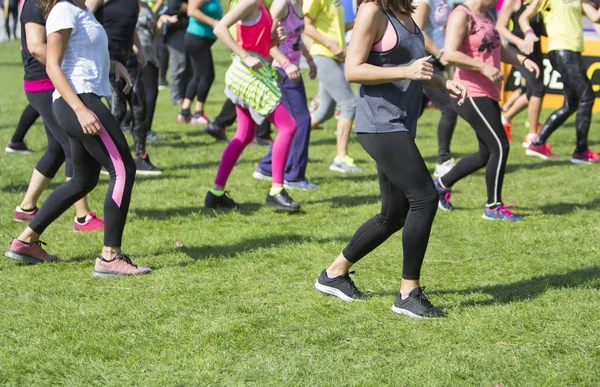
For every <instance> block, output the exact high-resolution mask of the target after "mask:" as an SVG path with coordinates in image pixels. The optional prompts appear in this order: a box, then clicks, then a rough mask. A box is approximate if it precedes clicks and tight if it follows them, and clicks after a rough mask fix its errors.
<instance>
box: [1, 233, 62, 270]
mask: <svg viewBox="0 0 600 387" xmlns="http://www.w3.org/2000/svg"><path fill="white" fill-rule="evenodd" d="M45 244H46V243H44V242H42V241H36V242H31V243H25V242H21V241H20V240H18V239H17V238H15V239H13V240H12V241H11V242H10V246H9V247H8V250H7V251H6V252H5V253H4V256H5V257H7V258H10V259H14V260H16V261H21V262H25V263H31V264H32V265H39V264H40V263H44V262H54V261H58V257H57V256H56V255H50V254H48V253H47V252H46V251H45V250H44V249H43V248H42V245H45Z"/></svg>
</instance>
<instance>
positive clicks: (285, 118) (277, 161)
mask: <svg viewBox="0 0 600 387" xmlns="http://www.w3.org/2000/svg"><path fill="white" fill-rule="evenodd" d="M235 108H236V111H237V119H238V127H237V130H236V132H235V136H234V137H233V139H232V140H231V141H230V142H229V144H228V145H227V147H226V148H225V151H224V152H223V156H222V157H221V163H220V164H219V170H218V171H217V177H216V178H215V185H220V186H222V187H224V186H225V184H227V179H228V178H229V175H230V174H231V170H232V169H233V166H234V165H235V163H237V161H238V159H239V158H240V155H241V154H242V152H243V151H244V149H246V147H247V146H248V144H250V143H251V142H252V140H253V139H254V136H255V135H256V123H255V122H254V120H253V119H252V117H251V116H250V111H249V110H248V109H244V108H242V107H240V106H236V107H235ZM268 120H269V121H271V123H272V124H273V125H275V128H277V137H276V138H275V141H274V142H273V172H272V177H273V183H275V184H283V174H284V172H285V163H286V161H287V157H288V153H289V151H290V146H291V145H292V140H293V139H294V134H295V133H296V120H295V119H294V117H292V115H291V114H290V113H289V112H288V111H287V109H286V108H285V106H284V105H283V103H280V104H279V105H277V107H276V108H275V110H274V111H273V113H271V115H270V116H269V117H268Z"/></svg>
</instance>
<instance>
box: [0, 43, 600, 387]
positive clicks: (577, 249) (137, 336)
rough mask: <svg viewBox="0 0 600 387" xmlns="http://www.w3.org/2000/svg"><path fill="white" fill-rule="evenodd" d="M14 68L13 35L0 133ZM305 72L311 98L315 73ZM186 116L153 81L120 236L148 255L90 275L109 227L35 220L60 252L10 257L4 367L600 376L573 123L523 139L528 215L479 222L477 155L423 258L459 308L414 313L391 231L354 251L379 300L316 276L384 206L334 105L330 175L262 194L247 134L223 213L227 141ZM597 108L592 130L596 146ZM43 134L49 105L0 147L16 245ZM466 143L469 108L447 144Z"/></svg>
mask: <svg viewBox="0 0 600 387" xmlns="http://www.w3.org/2000/svg"><path fill="white" fill-rule="evenodd" d="M214 51H215V53H216V57H217V58H218V62H217V82H216V83H215V85H214V86H213V88H212V91H211V94H210V96H209V101H208V106H207V112H208V114H209V116H211V117H214V116H215V115H216V114H217V113H218V111H219V109H220V106H221V104H222V102H223V99H224V97H223V92H222V90H223V75H224V71H225V70H226V67H227V65H228V62H229V57H228V55H227V53H226V51H225V49H224V48H223V46H222V45H220V44H217V45H216V46H215V48H214ZM21 79H22V68H21V65H20V57H19V49H18V45H17V44H15V43H8V44H2V45H0V80H1V84H2V92H1V94H0V141H2V145H4V143H5V142H6V141H8V139H9V136H10V134H11V133H12V131H13V128H14V126H15V124H16V122H17V119H18V117H19V114H20V113H21V109H22V108H23V107H24V105H25V103H26V100H25V96H24V93H23V91H22V88H21V82H22V81H21ZM307 85H308V92H309V98H312V96H313V95H314V94H315V93H316V87H317V85H316V83H315V82H308V84H307ZM548 113H549V112H547V111H545V112H544V115H547V114H548ZM176 114H177V109H176V108H174V107H172V106H170V105H169V104H168V98H167V93H166V92H162V93H161V94H160V101H159V108H158V113H157V116H156V120H155V123H156V124H155V127H154V129H155V130H156V131H157V132H159V133H160V134H162V135H166V136H167V137H168V141H165V142H163V143H157V144H152V145H150V147H149V152H150V154H151V155H152V158H153V160H154V161H155V163H156V164H157V165H159V166H160V167H163V168H164V169H165V173H164V175H162V176H160V177H157V178H145V177H139V178H138V180H137V182H136V185H135V189H134V194H133V201H132V204H131V211H130V216H129V221H128V223H127V227H126V229H125V236H124V248H125V251H126V252H127V253H128V254H129V255H130V256H131V257H132V259H134V261H136V262H139V263H140V264H144V265H150V266H152V267H153V268H154V273H153V274H152V275H150V276H145V277H140V278H128V279H122V280H103V279H95V278H92V276H91V272H92V270H93V257H94V255H96V254H98V253H99V251H100V247H101V245H102V234H101V233H94V234H83V233H73V232H71V222H72V219H73V216H74V213H73V211H72V210H69V211H67V212H66V213H65V214H64V215H63V216H62V217H60V218H59V219H58V220H57V221H56V222H55V223H54V224H53V225H52V226H51V227H49V228H48V230H47V232H46V233H45V234H44V235H43V240H45V241H47V242H48V243H49V245H48V250H49V251H50V252H52V253H54V254H57V255H59V256H60V257H61V258H62V262H61V263H57V264H49V265H41V266H22V265H18V264H15V263H14V262H13V261H10V260H8V259H2V260H0V294H1V295H2V297H1V298H0V385H3V386H5V385H56V384H63V385H83V384H90V385H245V384H248V385H381V384H388V385H428V386H429V385H440V386H442V385H443V386H454V385H481V386H492V385H494V384H496V383H501V384H502V385H507V386H510V385H513V386H520V385H555V386H563V385H588V386H594V385H598V384H600V337H599V334H598V332H600V321H599V312H598V311H599V309H600V280H599V275H600V265H599V264H598V256H599V252H598V235H599V231H600V227H599V226H598V224H599V223H598V219H599V217H600V210H599V208H598V207H599V206H598V205H599V204H600V199H599V198H598V176H599V174H598V172H599V169H598V168H599V167H598V166H574V165H571V164H570V163H569V162H568V156H569V155H570V153H571V152H572V148H573V144H574V136H575V131H574V128H573V122H572V121H569V122H568V123H567V124H565V128H564V129H560V130H559V131H558V132H557V133H556V134H555V135H554V136H553V137H552V140H551V143H552V145H553V146H554V149H555V151H556V152H557V153H559V154H561V155H562V156H563V157H561V158H560V159H557V160H552V161H546V162H543V161H541V160H538V159H530V158H527V157H526V156H524V154H523V150H522V148H521V147H520V142H519V141H515V142H514V143H513V149H512V153H511V155H510V160H509V165H508V174H507V177H506V181H505V186H504V187H505V188H504V197H505V201H506V202H508V203H514V204H516V206H517V207H516V208H517V210H518V211H519V212H520V213H522V214H524V215H526V219H525V220H524V221H523V222H520V223H516V224H507V223H495V222H486V221H483V220H481V218H480V217H481V213H482V211H483V205H484V203H485V187H484V182H483V173H482V172H479V173H476V174H475V175H473V176H471V177H469V178H466V179H465V180H464V181H461V182H460V183H459V184H457V186H456V191H455V195H454V203H455V205H456V206H457V211H455V212H453V213H451V214H448V213H438V215H437V217H436V220H435V224H434V227H433V232H432V237H431V241H430V244H429V248H428V251H427V256H426V262H425V264H424V268H423V275H422V283H423V284H424V285H426V286H427V288H428V290H429V292H430V296H431V299H432V301H433V302H434V303H435V304H436V305H439V306H440V307H441V308H443V309H444V310H446V311H448V312H449V316H448V318H445V319H440V320H427V321H414V320H411V319H408V318H403V317H399V316H396V315H394V314H392V313H391V312H390V306H391V304H392V302H393V300H394V294H395V292H396V291H397V289H398V286H399V281H400V275H401V271H402V253H401V234H400V233H398V234H397V235H395V236H393V237H392V238H390V239H389V240H388V241H387V242H386V243H385V244H383V245H382V246H381V247H380V248H379V249H377V250H376V251H374V252H373V253H372V254H371V255H370V256H369V257H367V258H365V259H364V260H363V261H361V262H360V263H359V264H357V265H356V270H357V272H358V273H357V276H356V282H357V285H358V286H359V287H360V288H361V289H363V290H368V291H371V292H373V293H374V294H375V297H374V299H372V300H371V301H369V302H363V303H350V304H347V303H343V302H341V301H340V300H338V299H335V298H332V297H326V296H324V295H322V294H319V293H317V292H316V291H315V290H314V289H313V282H314V280H315V278H316V277H317V275H318V274H319V272H320V271H321V270H322V269H323V268H325V267H326V265H327V264H328V263H329V262H330V261H331V260H332V259H333V258H334V257H335V256H336V255H337V254H338V253H339V251H340V250H341V249H342V248H343V247H344V246H345V243H347V242H348V240H349V239H350V237H351V236H352V234H353V233H354V231H355V230H356V228H357V227H358V226H359V225H360V224H361V223H362V222H363V221H364V220H366V219H367V218H368V217H370V216H372V215H374V214H375V213H377V211H378V206H379V197H378V185H377V181H376V172H375V165H374V163H373V162H372V161H371V160H370V159H369V157H368V156H367V154H366V153H365V152H364V151H363V150H362V148H361V147H360V145H359V144H358V142H357V141H356V139H355V137H354V136H353V138H352V141H351V145H350V154H351V155H352V156H353V157H354V158H355V159H356V161H357V163H358V164H359V165H360V166H361V167H363V168H364V172H363V173H362V174H359V175H353V176H340V175H338V174H335V173H334V172H330V171H329V170H328V166H329V163H330V162H331V160H332V157H333V156H334V149H335V140H334V122H333V121H330V122H328V123H327V124H326V125H324V128H323V130H317V131H314V132H313V134H312V139H311V142H312V143H311V148H310V158H311V160H310V164H309V168H308V175H309V176H310V178H311V180H312V181H314V182H316V183H318V184H320V185H321V188H320V189H319V190H316V191H313V192H301V191H294V192H293V197H294V198H295V199H296V200H298V201H299V202H300V203H301V204H302V206H303V208H304V210H305V213H302V214H298V215H287V214H276V213H274V212H273V211H271V210H269V209H267V208H265V207H264V199H265V195H266V192H267V190H268V184H266V183H262V182H256V181H254V180H253V179H252V178H251V177H250V175H251V173H252V171H253V168H254V164H255V163H256V162H257V161H258V160H259V159H260V157H262V155H263V154H264V153H265V152H266V149H265V148H262V147H255V146H250V147H248V149H247V150H246V151H245V153H244V155H243V156H242V158H241V160H240V162H239V163H238V165H237V167H236V168H235V170H234V171H233V174H232V176H231V179H230V184H229V186H228V189H229V190H230V191H231V193H232V196H233V197H234V198H235V199H236V200H237V201H238V202H240V203H241V205H242V209H241V211H240V212H231V213H216V212H213V211H211V210H208V209H206V208H204V207H203V202H204V195H205V192H206V190H207V189H208V188H209V187H210V185H211V183H212V179H213V178H214V175H215V173H216V168H217V164H218V161H219V158H220V156H221V153H222V151H223V148H224V145H223V144H217V143H214V142H213V141H212V140H211V139H210V138H209V137H208V136H206V135H204V133H203V132H202V131H201V130H199V129H196V128H191V127H187V126H182V125H176V124H174V121H175V115H176ZM438 119H439V113H438V112H436V111H427V112H426V113H425V115H424V117H423V118H422V119H421V121H420V123H419V124H420V125H419V136H418V143H419V146H420V148H421V150H422V153H423V155H424V157H425V160H426V161H427V162H428V165H430V166H431V167H432V168H433V166H434V164H435V154H436V149H437V146H436V136H435V130H436V129H435V128H436V125H437V121H438ZM519 120H520V121H519V122H521V121H523V120H524V117H523V116H521V117H519ZM599 121H600V120H598V119H597V118H595V119H594V122H593V125H592V131H591V136H590V139H591V144H592V147H599V145H598V140H599V138H600V135H599V133H598V130H597V127H598V124H599ZM515 132H516V134H515V137H516V140H520V139H521V138H522V136H524V135H525V130H524V129H523V128H522V126H521V125H520V124H519V125H515ZM229 134H230V136H231V135H232V132H231V131H230V132H229ZM45 141H46V140H45V136H44V135H43V130H42V126H41V125H40V124H39V123H38V124H36V126H35V127H34V128H32V130H31V132H30V133H29V135H28V137H27V143H28V144H29V145H30V146H31V147H32V148H34V149H36V150H38V152H36V153H34V154H32V155H26V156H21V155H9V154H6V153H4V152H2V153H0V165H1V169H0V171H1V172H0V173H1V175H0V176H1V178H0V213H1V214H3V215H2V216H1V217H0V238H1V240H4V242H5V243H7V244H8V241H9V240H10V238H11V237H14V236H16V235H18V234H19V233H20V231H21V230H22V228H23V227H24V225H23V224H18V223H15V222H14V221H13V220H12V211H13V210H14V207H15V205H17V204H18V203H19V202H20V200H21V198H22V195H23V192H24V190H25V189H26V186H27V182H28V180H29V177H30V174H31V170H32V168H33V167H34V165H35V163H36V162H37V159H38V158H39V156H40V155H41V150H42V149H43V148H44V146H45ZM475 147H476V141H475V136H474V134H473V132H472V130H471V129H470V128H469V127H468V126H467V125H466V124H465V123H464V121H460V122H459V125H458V128H457V131H456V135H455V139H454V141H453V151H454V152H455V155H456V156H457V157H461V156H464V155H466V154H468V153H470V152H472V151H473V150H474V149H475ZM61 173H62V172H59V175H58V176H61ZM61 180H62V178H58V177H57V179H56V181H55V183H53V185H52V187H51V188H53V187H56V185H58V184H59V183H60V181H61ZM106 188H107V178H106V177H102V178H101V181H100V184H99V185H98V187H97V189H95V190H94V191H93V192H92V193H91V195H90V203H91V205H92V208H93V209H94V210H95V211H97V212H98V213H99V215H102V201H103V198H104V194H105V192H106ZM49 192H50V190H47V191H46V192H45V193H44V196H43V198H42V199H44V198H45V197H47V195H48V193H49ZM176 241H181V242H182V243H183V245H184V246H183V247H180V248H178V247H176Z"/></svg>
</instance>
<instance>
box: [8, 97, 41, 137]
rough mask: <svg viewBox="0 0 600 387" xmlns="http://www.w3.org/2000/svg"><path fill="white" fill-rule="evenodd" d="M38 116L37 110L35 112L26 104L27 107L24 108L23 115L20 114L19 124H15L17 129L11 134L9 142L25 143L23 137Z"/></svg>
mask: <svg viewBox="0 0 600 387" xmlns="http://www.w3.org/2000/svg"><path fill="white" fill-rule="evenodd" d="M39 116H40V113H38V112H37V110H35V109H34V108H33V106H31V104H28V105H27V106H25V109H23V113H21V118H19V123H18V124H17V127H16V128H15V132H14V133H13V135H12V138H11V139H10V141H11V142H23V141H25V135H26V134H27V132H28V131H29V129H30V128H31V126H32V125H33V124H34V123H35V121H36V120H37V119H38V117H39Z"/></svg>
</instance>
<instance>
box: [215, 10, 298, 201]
mask: <svg viewBox="0 0 600 387" xmlns="http://www.w3.org/2000/svg"><path fill="white" fill-rule="evenodd" d="M233 24H235V31H236V40H234V38H233V36H231V33H230V32H229V27H231V26H232V25H233ZM272 27H273V20H272V19H271V15H270V14H269V11H267V9H266V8H265V6H264V5H263V3H262V1H261V0H241V1H240V2H239V3H238V4H237V5H235V6H234V7H233V8H232V9H231V11H229V12H228V13H227V14H226V15H225V16H224V17H223V19H221V21H220V22H219V23H217V25H216V26H215V28H214V33H215V35H216V36H217V37H218V38H219V39H221V41H222V42H223V43H224V44H225V45H226V46H227V47H229V49H230V50H231V51H233V53H234V54H235V57H234V59H233V63H232V64H231V66H230V67H229V69H228V70H227V73H226V74H225V86H226V87H225V95H227V97H228V98H229V99H231V100H232V101H233V102H234V103H235V104H236V110H237V117H238V127H237V131H236V133H235V136H234V138H233V139H232V140H231V141H230V142H229V144H227V147H226V148H225V151H224V152H223V156H222V157H221V162H220V164H219V169H218V171H217V176H216V178H215V183H214V185H213V188H212V189H211V190H209V191H208V192H207V194H206V200H205V205H206V207H209V208H236V207H237V204H236V203H235V202H234V201H233V199H231V198H230V197H229V196H228V195H227V193H226V192H225V184H226V183H227V179H228V178H229V175H230V174H231V171H232V169H233V167H234V165H235V163H236V162H237V160H238V159H239V157H240V155H241V154H242V152H243V151H244V149H245V148H246V147H247V146H248V145H249V144H250V143H251V142H252V139H254V135H255V133H256V125H257V124H261V123H262V122H264V120H267V119H268V120H269V121H270V122H271V123H272V124H273V125H275V127H276V128H277V130H278V132H279V133H278V134H277V138H276V139H275V142H274V143H273V181H272V185H271V190H270V191H269V193H268V194H267V200H266V204H267V206H268V207H272V208H275V209H277V210H283V211H298V210H299V209H300V205H299V204H298V203H296V202H295V201H294V200H293V199H292V198H291V197H290V196H289V194H288V193H287V191H286V190H285V189H284V188H283V175H284V171H285V164H286V161H287V156H288V152H289V150H290V145H291V143H292V140H293V139H294V134H295V133H296V121H295V120H294V117H292V115H291V114H290V113H289V112H288V110H287V109H286V107H285V105H284V104H283V103H282V102H281V90H280V89H279V86H278V85H277V79H276V74H277V72H276V70H275V69H274V68H273V67H272V66H271V65H270V64H269V63H268V62H267V58H269V51H270V50H271V47H272V46H273V45H276V44H277V43H278V42H277V40H278V39H272V38H271V31H272V29H273V28H272Z"/></svg>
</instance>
